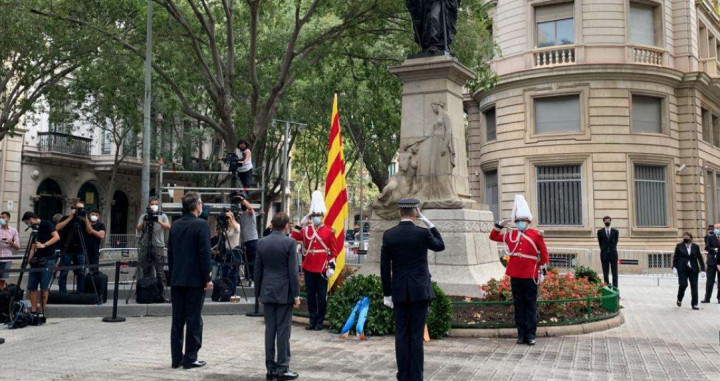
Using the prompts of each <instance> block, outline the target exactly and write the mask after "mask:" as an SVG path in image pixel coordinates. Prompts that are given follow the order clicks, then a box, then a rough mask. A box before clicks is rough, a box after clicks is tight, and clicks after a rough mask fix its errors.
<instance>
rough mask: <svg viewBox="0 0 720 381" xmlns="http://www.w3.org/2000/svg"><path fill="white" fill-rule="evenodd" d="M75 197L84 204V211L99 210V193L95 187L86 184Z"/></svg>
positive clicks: (88, 183)
mask: <svg viewBox="0 0 720 381" xmlns="http://www.w3.org/2000/svg"><path fill="white" fill-rule="evenodd" d="M77 197H78V198H79V199H80V200H82V201H83V202H84V203H85V210H87V211H88V212H89V211H91V210H93V209H100V193H99V192H98V190H97V188H95V185H92V184H91V183H90V182H86V183H85V184H83V185H82V186H81V187H80V190H79V191H78V194H77Z"/></svg>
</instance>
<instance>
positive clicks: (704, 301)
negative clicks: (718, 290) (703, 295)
mask: <svg viewBox="0 0 720 381" xmlns="http://www.w3.org/2000/svg"><path fill="white" fill-rule="evenodd" d="M700 303H710V301H709V300H703V301H701V302H700Z"/></svg>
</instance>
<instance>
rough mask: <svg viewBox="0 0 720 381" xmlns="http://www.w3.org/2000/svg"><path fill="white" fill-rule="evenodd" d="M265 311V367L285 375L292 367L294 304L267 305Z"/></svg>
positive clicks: (264, 306) (264, 307) (269, 370)
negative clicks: (290, 366) (291, 334)
mask: <svg viewBox="0 0 720 381" xmlns="http://www.w3.org/2000/svg"><path fill="white" fill-rule="evenodd" d="M263 311H265V367H266V368H267V370H268V372H274V371H277V372H278V373H285V372H286V371H287V370H288V366H289V365H290V326H291V324H292V304H275V303H266V304H263ZM276 345H277V359H276V358H275V353H276V352H275V348H276V347H275V346H276Z"/></svg>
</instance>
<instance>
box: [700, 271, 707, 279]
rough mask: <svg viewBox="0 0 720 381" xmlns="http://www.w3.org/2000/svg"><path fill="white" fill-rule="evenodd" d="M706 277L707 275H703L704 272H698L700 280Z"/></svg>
mask: <svg viewBox="0 0 720 381" xmlns="http://www.w3.org/2000/svg"><path fill="white" fill-rule="evenodd" d="M706 277H707V274H705V271H700V279H705V278H706Z"/></svg>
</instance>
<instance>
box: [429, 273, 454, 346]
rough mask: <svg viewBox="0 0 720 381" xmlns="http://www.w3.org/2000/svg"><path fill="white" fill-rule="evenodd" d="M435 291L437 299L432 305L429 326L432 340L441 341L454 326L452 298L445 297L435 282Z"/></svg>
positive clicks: (433, 284)
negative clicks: (452, 325)
mask: <svg viewBox="0 0 720 381" xmlns="http://www.w3.org/2000/svg"><path fill="white" fill-rule="evenodd" d="M432 286H433V291H435V299H433V301H432V302H431V303H430V312H429V313H428V318H427V326H428V332H429V333H430V338H432V339H441V338H443V337H445V336H447V334H448V332H450V326H451V324H452V302H451V301H450V298H448V297H447V296H445V292H443V290H441V289H440V287H438V285H437V283H435V282H433V283H432Z"/></svg>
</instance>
